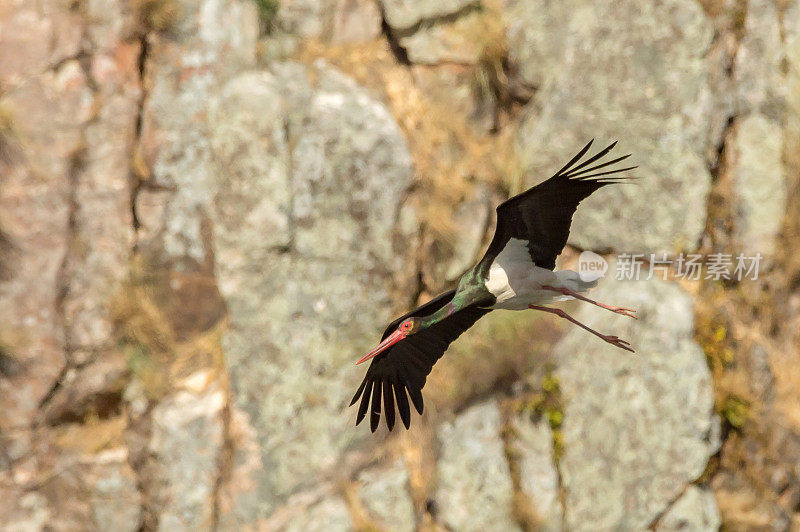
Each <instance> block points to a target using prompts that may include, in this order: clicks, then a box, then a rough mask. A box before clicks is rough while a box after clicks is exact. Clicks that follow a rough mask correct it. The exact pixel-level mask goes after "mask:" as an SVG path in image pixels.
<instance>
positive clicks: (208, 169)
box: [138, 0, 258, 268]
mask: <svg viewBox="0 0 800 532" xmlns="http://www.w3.org/2000/svg"><path fill="white" fill-rule="evenodd" d="M178 9H179V11H180V13H181V16H180V18H179V19H178V20H177V21H176V26H175V27H174V28H173V29H172V30H171V32H169V34H162V33H155V34H152V35H151V42H150V60H149V61H148V63H147V72H146V75H147V82H148V86H149V89H148V93H147V98H146V101H145V103H144V108H143V110H142V132H141V140H140V153H141V157H142V163H143V165H144V166H145V167H146V168H147V169H148V170H149V172H150V175H149V176H146V177H148V179H147V180H146V185H147V186H150V187H151V188H152V187H163V188H166V189H167V190H172V192H171V193H168V194H158V195H154V196H153V195H151V196H150V197H148V198H147V199H148V200H149V201H150V202H151V205H150V206H149V207H150V208H149V210H148V211H147V212H149V213H154V214H157V215H158V217H157V218H149V217H148V218H145V217H142V218H141V220H140V221H141V223H142V227H141V229H140V231H139V235H138V238H139V245H140V248H141V250H142V251H143V252H145V254H147V255H149V256H155V257H159V258H163V259H164V260H165V261H168V260H173V261H174V260H177V261H181V262H183V263H186V262H190V261H195V262H203V260H204V259H205V257H206V254H207V253H208V252H209V250H208V249H207V247H208V246H207V245H206V243H205V242H204V240H203V236H202V227H201V226H202V220H203V213H204V212H205V209H206V208H207V206H208V204H209V203H210V202H211V196H212V189H213V185H214V179H215V175H214V173H213V171H212V168H213V166H212V164H211V160H210V159H211V150H210V147H209V144H208V138H209V131H208V124H207V116H208V104H209V102H210V101H211V100H212V99H213V96H214V95H215V94H216V93H217V91H218V90H219V89H220V87H221V86H222V85H223V84H224V83H225V82H226V81H227V80H228V79H230V78H231V77H233V76H234V75H235V74H237V73H238V72H240V71H242V69H244V68H246V67H249V66H252V65H253V64H255V52H256V37H257V34H258V17H257V15H256V6H255V3H254V2H244V1H241V0H221V1H220V0H203V1H202V2H195V1H190V0H181V1H180V2H179V6H178ZM145 188H147V187H145ZM154 200H160V201H161V202H162V204H161V205H159V206H158V207H156V206H154V205H152V202H153V201H154ZM182 266H183V264H181V263H180V262H179V263H178V264H177V265H176V267H178V268H179V267H182Z"/></svg>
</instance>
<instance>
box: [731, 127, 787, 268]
mask: <svg viewBox="0 0 800 532" xmlns="http://www.w3.org/2000/svg"><path fill="white" fill-rule="evenodd" d="M734 142H735V144H734V146H733V149H734V150H735V154H736V155H735V161H736V162H735V166H734V168H733V169H732V172H733V177H734V194H735V197H736V200H737V211H738V212H737V217H736V222H735V223H736V236H737V240H738V242H739V244H740V246H741V247H740V249H741V251H742V252H743V253H744V254H745V255H746V256H755V254H756V253H761V254H762V255H764V256H767V257H769V256H770V255H772V253H773V252H774V249H775V237H776V236H777V235H778V232H779V231H780V229H781V225H782V223H783V217H784V212H785V210H786V202H787V193H788V192H787V186H786V170H785V169H784V166H783V129H782V128H781V126H780V124H778V123H776V122H774V121H772V120H770V119H768V118H766V117H765V116H763V115H761V114H750V115H747V116H746V117H744V118H742V119H740V120H737V121H736V135H735V141H734Z"/></svg>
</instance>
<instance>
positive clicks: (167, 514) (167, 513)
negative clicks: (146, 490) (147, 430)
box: [149, 384, 225, 530]
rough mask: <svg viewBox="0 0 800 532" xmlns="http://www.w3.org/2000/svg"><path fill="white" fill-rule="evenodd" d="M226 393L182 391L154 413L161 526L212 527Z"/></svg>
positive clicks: (152, 451) (151, 446)
mask: <svg viewBox="0 0 800 532" xmlns="http://www.w3.org/2000/svg"><path fill="white" fill-rule="evenodd" d="M224 406H225V396H224V394H223V392H222V390H221V389H220V388H219V386H218V385H216V384H214V385H212V386H211V387H209V388H208V389H207V390H205V391H204V392H200V393H192V392H190V391H179V392H177V393H175V394H174V395H172V396H170V397H167V398H166V399H164V400H163V401H161V402H160V403H159V404H158V405H157V406H156V407H155V408H154V409H153V414H152V424H153V425H152V437H151V439H150V444H149V451H150V454H151V455H152V457H153V461H154V464H155V470H156V472H155V474H154V477H155V482H154V484H153V486H154V491H155V493H153V494H151V495H152V496H153V497H154V499H155V507H156V509H157V511H158V514H159V521H158V523H159V528H160V529H161V530H210V529H211V528H212V524H213V521H212V519H213V512H214V495H215V492H214V490H215V485H216V482H217V478H218V475H219V474H220V473H219V471H218V468H219V464H220V453H221V452H222V446H223V420H222V410H223V408H224Z"/></svg>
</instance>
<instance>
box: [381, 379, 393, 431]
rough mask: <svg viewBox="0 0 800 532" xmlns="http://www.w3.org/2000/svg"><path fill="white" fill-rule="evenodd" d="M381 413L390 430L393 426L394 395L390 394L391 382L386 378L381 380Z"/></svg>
mask: <svg viewBox="0 0 800 532" xmlns="http://www.w3.org/2000/svg"><path fill="white" fill-rule="evenodd" d="M383 415H384V417H385V420H386V428H388V429H389V432H391V431H392V429H393V428H394V395H393V394H392V384H391V382H390V380H389V379H388V378H387V379H386V380H385V381H384V382H383Z"/></svg>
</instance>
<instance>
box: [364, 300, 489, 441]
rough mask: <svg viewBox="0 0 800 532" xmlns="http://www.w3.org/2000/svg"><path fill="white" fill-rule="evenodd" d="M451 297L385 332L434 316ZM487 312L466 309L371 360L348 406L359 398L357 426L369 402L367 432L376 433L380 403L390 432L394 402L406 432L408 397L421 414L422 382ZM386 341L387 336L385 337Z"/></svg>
mask: <svg viewBox="0 0 800 532" xmlns="http://www.w3.org/2000/svg"><path fill="white" fill-rule="evenodd" d="M453 293H454V291H453V290H451V291H450V292H446V293H444V294H442V295H440V296H438V297H437V298H435V299H433V300H432V301H430V302H428V303H426V304H425V305H423V306H421V307H419V308H418V309H416V310H414V311H412V312H410V313H408V314H406V315H405V316H403V317H402V318H398V319H397V320H395V322H392V324H391V325H389V328H388V329H387V331H389V332H391V331H393V330H394V329H396V328H397V324H399V323H400V321H402V320H404V319H406V318H407V317H409V316H427V315H429V314H433V313H434V312H436V311H437V310H439V309H440V308H442V307H443V306H444V305H446V304H447V303H448V302H449V301H450V300H451V299H453ZM488 312H490V309H484V308H479V307H467V308H465V309H462V310H460V311H458V312H456V313H454V314H452V315H450V316H448V317H447V318H445V319H443V320H442V321H440V322H439V323H437V324H435V325H432V326H430V327H428V328H426V329H423V330H421V331H419V332H418V333H416V334H412V335H411V336H409V337H407V338H405V339H403V340H400V341H399V342H397V343H396V344H394V345H393V346H392V347H390V348H389V349H387V350H386V351H384V352H383V353H381V354H380V355H378V356H376V357H375V358H373V359H372V363H371V364H370V365H369V369H367V374H366V376H365V377H364V381H363V382H362V383H361V386H359V387H358V391H356V394H355V395H354V396H353V400H352V401H351V402H350V405H351V406H352V405H353V404H355V403H356V401H358V398H359V397H361V404H360V405H359V407H358V418H357V419H356V425H358V424H359V423H361V421H362V420H363V419H364V417H365V416H366V415H367V408H369V405H370V402H371V403H372V409H371V411H370V429H371V430H372V432H375V430H376V429H377V428H378V422H379V421H380V417H381V402H383V412H384V415H385V417H386V426H387V427H388V428H389V430H392V429H393V428H394V421H395V402H396V403H397V410H398V411H399V412H400V418H401V419H402V420H403V425H405V427H406V428H408V427H409V426H410V424H411V409H410V408H409V405H408V397H411V402H413V403H414V407H415V408H416V409H417V412H419V413H420V414H422V409H423V402H422V388H423V386H425V381H426V379H427V377H428V374H429V373H430V372H431V369H432V368H433V365H434V364H435V363H436V361H437V360H439V358H441V356H442V355H443V354H444V352H445V351H446V350H447V347H448V346H449V345H450V344H451V343H452V342H453V341H454V340H455V339H456V338H458V337H459V336H460V335H461V333H463V332H464V331H466V330H467V329H469V328H470V327H472V325H473V324H474V323H475V322H476V321H478V320H479V319H480V318H481V316H483V315H484V314H487V313H488ZM392 325H394V327H392ZM385 337H386V334H384V338H385ZM406 392H407V393H408V397H407V396H406Z"/></svg>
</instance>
